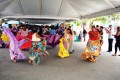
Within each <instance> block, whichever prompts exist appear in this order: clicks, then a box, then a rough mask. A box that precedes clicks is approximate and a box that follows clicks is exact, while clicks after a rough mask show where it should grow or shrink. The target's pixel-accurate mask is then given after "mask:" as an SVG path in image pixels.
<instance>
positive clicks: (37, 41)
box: [29, 28, 48, 65]
mask: <svg viewBox="0 0 120 80" xmlns="http://www.w3.org/2000/svg"><path fill="white" fill-rule="evenodd" d="M29 51H30V54H29V59H30V60H29V63H30V64H33V65H35V64H39V63H40V56H44V57H45V56H47V55H48V52H47V51H46V40H45V39H44V38H42V37H41V36H39V35H38V32H37V28H34V29H33V35H32V45H31V48H30V50H29Z"/></svg>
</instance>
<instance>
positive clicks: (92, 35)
mask: <svg viewBox="0 0 120 80" xmlns="http://www.w3.org/2000/svg"><path fill="white" fill-rule="evenodd" d="M100 49H101V44H100V36H99V33H98V31H97V30H96V29H95V26H92V28H91V31H89V40H88V42H87V45H86V48H85V52H84V53H83V54H82V55H81V57H82V59H83V60H88V61H90V62H96V61H97V59H96V57H98V56H99V55H100Z"/></svg>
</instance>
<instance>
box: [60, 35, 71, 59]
mask: <svg viewBox="0 0 120 80" xmlns="http://www.w3.org/2000/svg"><path fill="white" fill-rule="evenodd" d="M67 44H68V40H67V39H66V38H65V36H63V37H62V38H61V39H60V43H59V48H60V49H59V52H58V56H59V57H61V58H66V57H69V52H68V50H67V47H68V45H67Z"/></svg>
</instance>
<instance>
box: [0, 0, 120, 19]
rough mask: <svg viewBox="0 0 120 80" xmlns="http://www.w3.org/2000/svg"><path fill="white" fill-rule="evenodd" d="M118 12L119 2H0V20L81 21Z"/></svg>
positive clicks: (77, 0)
mask: <svg viewBox="0 0 120 80" xmlns="http://www.w3.org/2000/svg"><path fill="white" fill-rule="evenodd" d="M118 12H120V0H0V17H1V18H17V19H18V18H22V19H23V18H32V19H33V18H34V19H38V18H39V19H55V20H56V19H59V20H69V19H83V18H91V17H97V16H102V15H110V14H114V13H118Z"/></svg>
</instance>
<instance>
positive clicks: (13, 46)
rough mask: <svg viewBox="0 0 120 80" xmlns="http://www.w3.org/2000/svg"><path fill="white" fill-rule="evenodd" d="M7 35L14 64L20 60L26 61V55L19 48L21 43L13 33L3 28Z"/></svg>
mask: <svg viewBox="0 0 120 80" xmlns="http://www.w3.org/2000/svg"><path fill="white" fill-rule="evenodd" d="M3 29H4V32H5V34H6V35H7V36H8V37H9V41H10V46H9V52H10V58H11V60H12V61H13V62H16V61H18V60H24V59H25V55H24V53H23V52H22V51H21V50H20V48H19V42H18V41H17V39H16V38H15V36H14V35H13V33H12V32H11V31H10V30H9V29H8V28H6V27H4V26H3Z"/></svg>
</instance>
